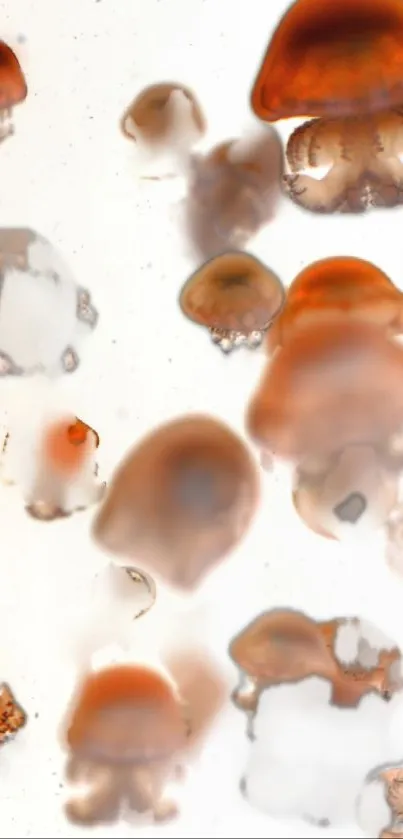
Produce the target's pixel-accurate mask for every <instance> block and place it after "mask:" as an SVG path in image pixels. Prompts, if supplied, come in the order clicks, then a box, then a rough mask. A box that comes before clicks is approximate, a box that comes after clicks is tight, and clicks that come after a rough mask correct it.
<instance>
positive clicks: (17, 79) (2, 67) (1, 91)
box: [0, 41, 28, 141]
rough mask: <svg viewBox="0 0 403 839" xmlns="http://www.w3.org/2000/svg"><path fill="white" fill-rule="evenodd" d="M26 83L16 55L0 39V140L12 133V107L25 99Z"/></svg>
mask: <svg viewBox="0 0 403 839" xmlns="http://www.w3.org/2000/svg"><path fill="white" fill-rule="evenodd" d="M27 93H28V89H27V84H26V81H25V78H24V75H23V72H22V70H21V67H20V64H19V61H18V58H17V56H16V55H15V54H14V52H13V51H12V49H11V47H9V46H8V45H7V44H6V43H5V42H4V41H0V141H1V140H5V139H6V137H9V136H10V135H11V134H13V133H14V127H13V125H12V123H11V122H10V119H11V115H12V109H13V108H14V107H15V105H19V104H20V103H21V102H23V101H24V99H26V97H27Z"/></svg>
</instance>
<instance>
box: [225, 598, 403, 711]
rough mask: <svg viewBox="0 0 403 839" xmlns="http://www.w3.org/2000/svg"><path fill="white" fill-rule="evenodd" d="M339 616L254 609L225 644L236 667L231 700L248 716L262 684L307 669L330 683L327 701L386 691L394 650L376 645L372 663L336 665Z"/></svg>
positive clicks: (346, 702)
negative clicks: (253, 615)
mask: <svg viewBox="0 0 403 839" xmlns="http://www.w3.org/2000/svg"><path fill="white" fill-rule="evenodd" d="M345 620H346V619H342V618H337V619H334V620H332V621H325V622H317V621H315V620H313V619H311V618H308V617H307V616H306V615H304V614H302V613H301V612H295V611H292V610H291V609H287V610H282V609H274V610H272V611H270V612H264V613H263V614H261V615H259V617H258V618H256V619H255V620H254V621H252V623H250V624H249V625H248V626H247V627H246V628H245V629H244V630H242V632H240V634H239V635H237V636H236V637H235V638H234V639H233V641H232V642H231V644H230V647H229V654H230V656H231V658H232V659H233V661H234V662H235V664H236V665H237V666H238V667H239V669H240V673H241V680H240V683H239V685H238V687H237V688H236V690H235V691H234V693H233V700H234V702H235V704H236V705H237V706H238V707H239V708H241V709H242V710H244V711H247V712H248V713H250V714H251V715H252V716H253V715H254V713H255V712H256V709H257V705H258V701H259V696H260V694H261V692H262V691H263V690H265V689H267V688H268V687H270V686H271V685H275V684H281V683H284V682H297V681H301V680H302V679H305V678H307V677H308V676H313V675H315V676H320V677H322V678H325V679H328V680H329V681H330V682H331V683H332V687H333V696H332V701H333V702H334V703H335V704H337V705H340V706H354V705H356V704H357V702H358V701H359V700H360V698H361V697H362V696H363V695H364V694H365V693H368V691H371V690H376V691H379V692H380V693H382V694H383V695H385V697H386V696H387V695H389V694H390V692H391V691H392V690H393V689H394V688H393V686H392V682H391V680H390V679H389V670H390V666H391V664H393V662H394V661H400V652H399V651H398V650H397V649H394V650H392V651H389V650H388V651H381V652H380V654H379V656H378V663H377V665H376V667H373V668H372V669H371V668H364V667H363V666H362V665H360V664H359V663H358V662H353V663H352V664H351V665H349V666H345V665H342V664H341V663H340V661H339V660H338V659H337V658H336V654H335V638H336V633H337V630H338V628H339V627H340V626H341V624H342V623H343V622H344V621H345ZM356 623H357V624H359V622H358V621H356ZM245 682H246V684H245Z"/></svg>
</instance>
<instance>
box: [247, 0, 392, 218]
mask: <svg viewBox="0 0 403 839" xmlns="http://www.w3.org/2000/svg"><path fill="white" fill-rule="evenodd" d="M402 57H403V9H402V6H401V3H400V2H399V0H337V2H334V3H324V2H322V0H297V2H295V3H294V4H293V5H292V6H291V7H290V8H289V10H288V11H287V12H286V14H285V15H284V17H283V18H282V19H281V21H280V23H279V25H278V27H277V29H276V31H275V33H274V35H273V37H272V39H271V42H270V44H269V47H268V50H267V53H266V56H265V58H264V60H263V63H262V66H261V68H260V71H259V73H258V77H257V79H256V82H255V85H254V89H253V92H252V107H253V110H254V111H255V113H256V114H257V116H259V117H260V118H261V119H263V120H266V121H269V122H275V121H276V120H279V119H288V118H292V117H307V116H309V117H316V118H319V119H315V120H313V121H311V122H308V123H306V124H305V125H303V126H301V127H299V128H297V129H296V131H295V132H294V134H293V135H292V136H291V138H290V141H289V143H288V146H287V149H286V156H287V160H288V163H289V165H290V168H291V171H292V174H291V176H286V178H285V181H286V185H287V190H288V192H289V194H290V196H291V197H292V198H293V200H295V201H296V202H297V203H299V204H300V205H302V206H303V207H305V208H306V209H310V210H313V211H319V212H334V211H336V210H340V211H349V212H358V211H361V210H364V209H366V208H367V207H369V206H374V205H375V206H394V205H395V204H398V203H401V200H402V199H401V195H402V183H403V166H402V163H401V162H400V160H399V154H400V153H401V151H402V150H403V135H402V128H401V125H402V109H401V105H402V103H403V80H402V74H401V63H402ZM317 166H326V167H328V169H329V171H328V173H327V174H326V175H325V177H324V178H323V179H321V180H317V179H315V178H312V177H310V176H309V175H306V174H301V173H303V172H304V170H306V169H308V168H311V167H317Z"/></svg>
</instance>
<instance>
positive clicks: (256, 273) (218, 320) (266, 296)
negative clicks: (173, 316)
mask: <svg viewBox="0 0 403 839" xmlns="http://www.w3.org/2000/svg"><path fill="white" fill-rule="evenodd" d="M284 298H285V292H284V288H283V286H282V284H281V282H280V280H279V279H278V277H276V275H275V274H274V273H273V272H272V271H270V270H269V269H268V268H266V266H265V265H263V263H262V262H260V261H259V260H258V259H256V258H255V257H253V256H250V255H249V254H247V253H237V252H232V253H226V254H223V255H222V256H217V257H215V259H211V260H209V261H208V262H206V263H205V264H204V265H203V266H202V267H201V268H200V269H199V270H198V271H196V273H195V274H193V275H192V276H191V277H190V279H189V280H188V281H187V282H186V284H185V286H184V287H183V289H182V292H181V295H180V306H181V308H182V311H183V312H184V314H185V315H186V316H187V317H189V318H191V320H194V321H196V323H200V324H201V325H202V326H207V327H208V328H210V329H228V330H234V331H236V332H241V333H243V334H248V333H249V332H252V331H254V330H257V331H261V330H264V329H267V328H268V326H269V325H270V323H271V321H272V320H273V319H274V318H275V317H276V315H277V314H278V313H279V311H280V309H281V307H282V305H283V303H284Z"/></svg>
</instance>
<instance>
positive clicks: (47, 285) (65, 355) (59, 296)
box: [0, 228, 98, 376]
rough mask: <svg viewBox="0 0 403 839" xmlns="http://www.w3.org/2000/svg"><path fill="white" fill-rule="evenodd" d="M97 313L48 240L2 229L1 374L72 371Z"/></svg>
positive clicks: (27, 232) (34, 233)
mask: <svg viewBox="0 0 403 839" xmlns="http://www.w3.org/2000/svg"><path fill="white" fill-rule="evenodd" d="M97 317H98V316H97V312H96V310H95V309H94V308H93V306H92V305H91V301H90V296H89V294H88V292H87V291H86V290H85V289H82V288H80V287H79V286H77V284H76V282H75V280H74V277H73V276H72V274H71V272H70V270H69V268H68V266H67V265H66V264H65V263H64V261H63V260H62V258H61V257H60V256H59V254H58V253H57V251H55V249H54V248H53V246H52V245H51V244H50V242H48V241H47V240H46V239H45V238H44V237H43V236H40V235H39V234H38V233H36V232H35V231H33V230H29V229H28V228H26V229H24V228H0V375H1V374H2V375H32V374H33V373H36V372H38V371H42V372H44V373H46V374H47V375H50V376H54V375H57V374H60V373H63V372H73V371H74V369H76V366H77V365H78V363H79V350H80V346H81V342H82V340H83V338H85V336H86V335H87V334H88V333H89V332H90V331H91V330H92V329H93V328H94V327H95V325H96V323H97Z"/></svg>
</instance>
